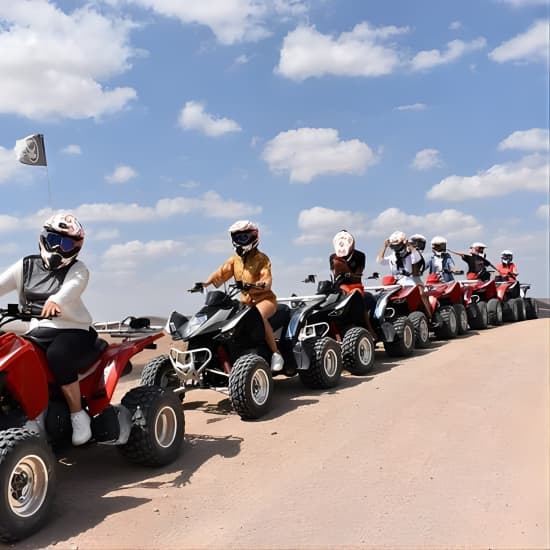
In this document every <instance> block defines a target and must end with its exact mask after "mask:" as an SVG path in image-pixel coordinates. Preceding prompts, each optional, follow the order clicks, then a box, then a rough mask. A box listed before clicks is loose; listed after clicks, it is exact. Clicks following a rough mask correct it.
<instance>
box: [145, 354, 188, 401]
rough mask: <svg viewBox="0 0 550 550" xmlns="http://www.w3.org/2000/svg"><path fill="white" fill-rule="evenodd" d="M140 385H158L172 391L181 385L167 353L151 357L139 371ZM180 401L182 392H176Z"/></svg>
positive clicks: (182, 395) (182, 396)
mask: <svg viewBox="0 0 550 550" xmlns="http://www.w3.org/2000/svg"><path fill="white" fill-rule="evenodd" d="M141 385H142V386H158V387H159V388H163V389H166V390H170V391H174V390H177V389H179V388H181V387H182V385H181V382H180V379H179V378H178V375H177V373H176V371H175V370H174V366H173V365H172V361H170V358H169V357H168V355H159V356H158V357H155V358H154V359H151V361H149V362H148V363H147V364H146V365H145V366H144V367H143V371H142V372H141ZM176 395H177V396H178V399H179V400H180V401H182V400H183V398H184V392H179V393H177V394H176Z"/></svg>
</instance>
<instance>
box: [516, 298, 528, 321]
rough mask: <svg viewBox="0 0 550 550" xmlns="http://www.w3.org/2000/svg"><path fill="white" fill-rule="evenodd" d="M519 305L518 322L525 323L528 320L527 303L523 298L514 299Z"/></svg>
mask: <svg viewBox="0 0 550 550" xmlns="http://www.w3.org/2000/svg"><path fill="white" fill-rule="evenodd" d="M514 300H515V301H516V303H517V305H518V321H525V319H527V309H526V307H525V301H524V300H523V298H514Z"/></svg>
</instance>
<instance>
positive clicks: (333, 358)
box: [298, 336, 344, 389]
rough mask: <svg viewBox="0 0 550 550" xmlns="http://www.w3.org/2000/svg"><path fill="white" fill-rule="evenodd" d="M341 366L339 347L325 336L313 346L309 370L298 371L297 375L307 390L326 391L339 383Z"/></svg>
mask: <svg viewBox="0 0 550 550" xmlns="http://www.w3.org/2000/svg"><path fill="white" fill-rule="evenodd" d="M343 366H344V365H343V362H342V350H341V348H340V345H339V344H338V343H337V342H336V341H335V340H333V339H332V338H329V337H328V336H325V337H323V338H319V340H317V341H316V342H315V343H314V344H313V347H312V350H311V357H310V365H309V368H308V369H307V370H300V371H298V375H299V376H300V380H301V381H302V383H303V384H304V385H305V386H307V387H308V388H314V389H328V388H333V387H334V386H336V385H337V384H338V382H339V381H340V376H341V375H342V369H343Z"/></svg>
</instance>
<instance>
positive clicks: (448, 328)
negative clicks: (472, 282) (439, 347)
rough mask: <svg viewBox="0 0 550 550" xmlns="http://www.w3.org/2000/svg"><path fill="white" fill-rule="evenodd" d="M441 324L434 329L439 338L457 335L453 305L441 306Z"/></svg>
mask: <svg viewBox="0 0 550 550" xmlns="http://www.w3.org/2000/svg"><path fill="white" fill-rule="evenodd" d="M439 313H440V314H441V325H440V326H438V327H437V328H436V329H435V335H436V337H437V338H439V339H440V340H451V339H453V338H456V337H457V335H458V319H457V318H456V311H455V308H454V307H453V306H445V307H442V308H441V310H440V312H439Z"/></svg>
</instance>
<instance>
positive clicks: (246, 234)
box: [231, 231, 254, 246]
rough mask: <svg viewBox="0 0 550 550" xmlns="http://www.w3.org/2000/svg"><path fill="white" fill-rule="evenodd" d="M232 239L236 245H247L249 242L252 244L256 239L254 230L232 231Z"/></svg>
mask: <svg viewBox="0 0 550 550" xmlns="http://www.w3.org/2000/svg"><path fill="white" fill-rule="evenodd" d="M231 240H232V241H233V242H234V243H235V244H236V245H240V246H246V245H247V244H250V243H251V242H252V241H253V240H254V232H253V231H237V232H235V233H231Z"/></svg>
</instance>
